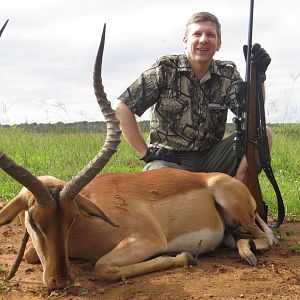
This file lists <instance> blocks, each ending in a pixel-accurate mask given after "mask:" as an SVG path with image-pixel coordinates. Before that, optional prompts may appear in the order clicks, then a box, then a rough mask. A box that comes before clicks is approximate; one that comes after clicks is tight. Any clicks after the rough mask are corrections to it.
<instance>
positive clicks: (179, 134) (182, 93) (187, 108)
mask: <svg viewBox="0 0 300 300" xmlns="http://www.w3.org/2000/svg"><path fill="white" fill-rule="evenodd" d="M240 80H242V79H241V77H240V74H239V73H238V71H237V70H236V67H235V64H234V63H233V62H231V61H219V60H213V61H212V63H211V65H210V68H209V71H208V72H207V73H206V74H205V75H204V77H203V78H202V79H201V80H199V79H197V77H196V76H195V74H194V73H193V72H192V70H191V68H190V65H189V62H188V60H187V57H186V55H185V54H180V55H169V56H163V57H161V58H159V59H158V60H157V61H156V63H154V64H153V65H152V66H151V67H150V68H149V69H148V70H146V71H145V72H144V73H142V75H141V76H140V77H139V78H138V79H137V80H136V81H135V82H134V83H133V84H132V85H131V86H130V87H129V88H127V90H126V91H125V92H124V93H123V94H122V95H121V96H120V97H119V100H121V101H122V102H124V103H125V104H126V105H127V106H128V107H129V108H130V109H131V110H132V111H133V113H134V114H136V115H138V116H141V115H142V114H143V113H144V112H145V111H146V110H147V109H148V108H149V107H151V121H150V135H149V138H148V144H149V146H154V147H165V148H168V149H172V150H175V151H203V150H208V149H210V148H211V147H212V146H213V145H215V144H216V143H218V142H219V141H220V140H221V139H222V138H223V136H224V132H225V125H226V120H227V111H228V108H229V109H230V110H232V111H233V112H234V111H235V101H236V94H235V83H236V82H237V81H240Z"/></svg>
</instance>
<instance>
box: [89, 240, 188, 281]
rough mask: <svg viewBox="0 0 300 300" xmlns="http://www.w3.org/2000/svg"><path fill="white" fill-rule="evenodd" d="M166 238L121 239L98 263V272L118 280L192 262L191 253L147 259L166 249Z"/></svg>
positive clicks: (102, 277) (110, 279) (104, 276)
mask: <svg viewBox="0 0 300 300" xmlns="http://www.w3.org/2000/svg"><path fill="white" fill-rule="evenodd" d="M166 249H167V243H166V241H165V240H161V241H157V240H156V241H154V240H149V239H144V238H140V237H129V238H126V239H124V240H123V241H121V242H120V243H119V244H118V245H117V246H116V247H115V248H114V249H113V250H112V251H111V252H109V253H108V254H106V255H105V256H103V257H102V258H100V259H99V260H98V261H97V263H96V266H95V268H96V273H97V276H98V278H99V279H101V280H104V281H110V282H113V281H118V280H121V279H125V278H130V277H134V276H137V275H143V274H147V273H151V272H155V271H160V270H164V269H168V268H171V267H173V266H186V265H188V264H190V261H189V259H190V258H192V256H191V255H190V254H187V253H181V254H179V255H177V256H176V257H170V256H159V257H157V258H154V259H151V260H148V261H145V260H147V259H149V258H150V257H153V256H154V255H157V254H159V253H162V252H164V251H166Z"/></svg>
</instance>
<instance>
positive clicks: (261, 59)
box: [243, 44, 271, 82]
mask: <svg viewBox="0 0 300 300" xmlns="http://www.w3.org/2000/svg"><path fill="white" fill-rule="evenodd" d="M243 52H244V55H245V58H247V52H248V46H247V45H244V46H243ZM250 59H251V61H252V62H253V63H254V64H255V66H256V69H257V70H258V72H259V74H260V79H261V82H264V81H265V80H266V71H267V68H268V66H269V64H270V62H271V57H270V56H269V54H268V53H267V52H266V50H265V49H263V48H262V47H261V46H260V44H254V45H253V46H252V48H251V57H250Z"/></svg>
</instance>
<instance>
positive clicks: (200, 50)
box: [196, 47, 209, 52]
mask: <svg viewBox="0 0 300 300" xmlns="http://www.w3.org/2000/svg"><path fill="white" fill-rule="evenodd" d="M196 50H197V51H198V52H207V51H209V49H208V48H207V47H201V48H197V49H196Z"/></svg>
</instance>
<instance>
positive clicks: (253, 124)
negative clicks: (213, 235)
mask: <svg viewBox="0 0 300 300" xmlns="http://www.w3.org/2000/svg"><path fill="white" fill-rule="evenodd" d="M256 77H257V76H256V68H255V65H254V64H253V63H251V64H250V75H249V82H248V83H247V84H248V88H247V92H248V96H247V103H246V105H247V108H246V109H247V116H246V126H247V127H246V133H247V134H246V136H247V140H246V146H245V149H246V152H245V156H246V160H247V170H246V177H245V184H246V185H247V187H248V189H249V190H250V192H251V195H252V196H253V198H254V199H255V201H256V205H257V212H258V214H259V215H260V217H261V218H262V219H263V220H265V221H267V206H266V204H265V202H264V201H263V197H262V192H261V188H260V185H259V180H258V176H259V173H260V172H261V166H260V165H259V163H258V149H257V146H258V144H257V141H258V137H257V135H258V132H257V124H258V122H257V117H258V115H257V110H258V107H257V89H256V87H257V82H256ZM258 84H261V83H260V82H259V83H258Z"/></svg>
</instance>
